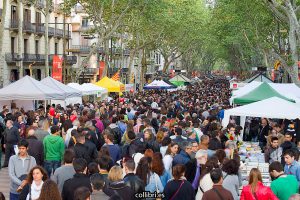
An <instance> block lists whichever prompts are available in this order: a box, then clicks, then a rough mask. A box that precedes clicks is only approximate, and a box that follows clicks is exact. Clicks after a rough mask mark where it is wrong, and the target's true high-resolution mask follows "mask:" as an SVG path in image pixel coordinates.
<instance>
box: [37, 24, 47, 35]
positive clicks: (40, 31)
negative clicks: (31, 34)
mask: <svg viewBox="0 0 300 200" xmlns="http://www.w3.org/2000/svg"><path fill="white" fill-rule="evenodd" d="M35 33H37V34H45V26H43V25H41V24H36V25H35Z"/></svg>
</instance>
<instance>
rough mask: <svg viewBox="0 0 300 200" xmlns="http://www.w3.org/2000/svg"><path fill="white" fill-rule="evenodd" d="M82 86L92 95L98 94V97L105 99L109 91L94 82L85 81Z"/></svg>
mask: <svg viewBox="0 0 300 200" xmlns="http://www.w3.org/2000/svg"><path fill="white" fill-rule="evenodd" d="M81 86H82V88H83V89H84V90H85V91H86V92H87V93H89V92H90V93H91V95H96V96H97V97H100V98H101V99H104V98H105V97H107V94H108V91H107V89H105V88H103V87H100V86H97V85H95V84H92V83H84V84H82V85H81Z"/></svg>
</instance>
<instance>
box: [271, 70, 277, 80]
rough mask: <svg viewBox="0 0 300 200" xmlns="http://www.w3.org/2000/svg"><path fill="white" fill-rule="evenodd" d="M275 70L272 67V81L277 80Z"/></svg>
mask: <svg viewBox="0 0 300 200" xmlns="http://www.w3.org/2000/svg"><path fill="white" fill-rule="evenodd" d="M275 76H276V75H275V70H274V69H272V71H271V79H272V81H273V82H274V81H275Z"/></svg>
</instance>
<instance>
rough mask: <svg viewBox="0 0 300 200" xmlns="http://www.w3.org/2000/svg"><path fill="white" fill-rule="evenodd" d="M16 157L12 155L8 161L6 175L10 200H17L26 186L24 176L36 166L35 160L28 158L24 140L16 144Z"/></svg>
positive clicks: (26, 144) (26, 143)
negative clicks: (17, 151) (19, 191)
mask: <svg viewBox="0 0 300 200" xmlns="http://www.w3.org/2000/svg"><path fill="white" fill-rule="evenodd" d="M18 150H19V153H18V155H13V156H11V157H10V159H9V164H8V173H9V177H10V180H11V181H10V195H9V196H10V198H9V199H10V200H18V199H19V193H18V192H17V191H18V190H21V189H22V188H23V187H24V186H25V185H26V180H25V178H26V176H27V174H28V173H29V171H30V169H31V168H32V167H34V166H35V165H36V161H35V158H34V157H32V156H29V155H28V153H27V150H28V142H27V141H26V140H21V141H20V142H19V143H18Z"/></svg>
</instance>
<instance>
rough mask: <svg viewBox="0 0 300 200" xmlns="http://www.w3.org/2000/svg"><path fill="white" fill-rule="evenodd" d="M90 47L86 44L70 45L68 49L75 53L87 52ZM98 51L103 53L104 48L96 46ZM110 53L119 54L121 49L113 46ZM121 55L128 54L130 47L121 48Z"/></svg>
mask: <svg viewBox="0 0 300 200" xmlns="http://www.w3.org/2000/svg"><path fill="white" fill-rule="evenodd" d="M90 49H91V46H87V45H72V47H71V49H70V50H69V51H70V52H76V53H89V52H90ZM110 52H111V49H109V53H110ZM98 53H100V54H102V53H104V48H103V47H100V48H98ZM112 53H113V55H121V53H122V49H120V48H113V49H112ZM123 55H124V56H129V55H130V49H128V48H126V49H123Z"/></svg>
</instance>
